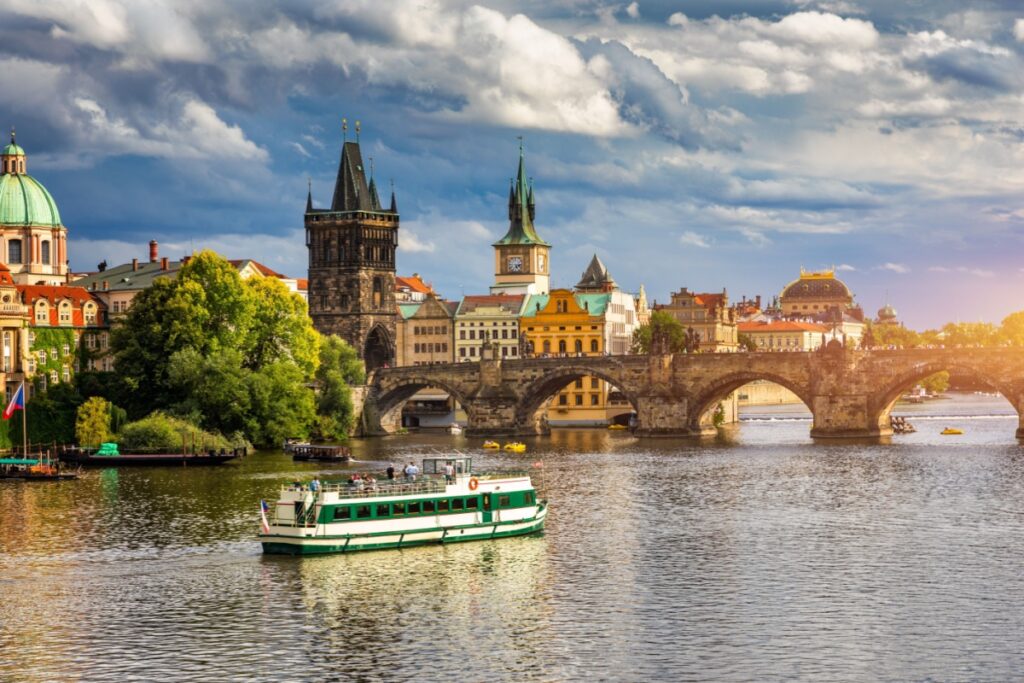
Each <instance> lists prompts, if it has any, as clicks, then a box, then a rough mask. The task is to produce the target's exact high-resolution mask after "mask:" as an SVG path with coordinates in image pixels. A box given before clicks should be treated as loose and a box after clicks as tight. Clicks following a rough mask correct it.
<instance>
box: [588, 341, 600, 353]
mask: <svg viewBox="0 0 1024 683" xmlns="http://www.w3.org/2000/svg"><path fill="white" fill-rule="evenodd" d="M597 347H598V343H597V340H596V339H591V340H590V352H591V353H597V352H598V350H599V349H598V348H597Z"/></svg>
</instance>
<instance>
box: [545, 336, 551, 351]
mask: <svg viewBox="0 0 1024 683" xmlns="http://www.w3.org/2000/svg"><path fill="white" fill-rule="evenodd" d="M544 353H551V342H550V341H549V340H547V339H545V340H544Z"/></svg>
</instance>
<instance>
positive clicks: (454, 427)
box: [448, 422, 462, 434]
mask: <svg viewBox="0 0 1024 683" xmlns="http://www.w3.org/2000/svg"><path fill="white" fill-rule="evenodd" d="M448 433H449V434H461V433H462V425H460V424H459V423H458V422H452V423H451V424H450V425H448Z"/></svg>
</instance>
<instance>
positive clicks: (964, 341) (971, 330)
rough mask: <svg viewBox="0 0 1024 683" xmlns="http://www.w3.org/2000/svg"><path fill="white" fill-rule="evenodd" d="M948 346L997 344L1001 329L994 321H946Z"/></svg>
mask: <svg viewBox="0 0 1024 683" xmlns="http://www.w3.org/2000/svg"><path fill="white" fill-rule="evenodd" d="M942 335H943V343H944V344H945V345H946V346H952V347H962V346H968V347H969V346H996V345H997V344H998V342H999V329H998V328H997V327H996V326H995V325H993V324H992V323H946V324H945V325H944V326H943V327H942Z"/></svg>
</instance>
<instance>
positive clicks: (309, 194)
mask: <svg viewBox="0 0 1024 683" xmlns="http://www.w3.org/2000/svg"><path fill="white" fill-rule="evenodd" d="M306 187H307V190H306V213H311V212H312V211H313V179H312V178H309V177H307V178H306Z"/></svg>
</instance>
